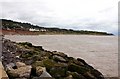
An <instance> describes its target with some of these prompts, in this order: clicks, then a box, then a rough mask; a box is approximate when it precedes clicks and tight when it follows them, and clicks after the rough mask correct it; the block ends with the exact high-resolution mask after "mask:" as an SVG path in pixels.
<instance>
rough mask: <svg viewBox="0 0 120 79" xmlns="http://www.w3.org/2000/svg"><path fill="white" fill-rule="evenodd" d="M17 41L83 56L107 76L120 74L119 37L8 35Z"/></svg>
mask: <svg viewBox="0 0 120 79" xmlns="http://www.w3.org/2000/svg"><path fill="white" fill-rule="evenodd" d="M5 38H8V39H11V40H12V41H16V42H25V41H28V42H31V43H32V44H34V45H40V46H43V48H44V49H46V50H50V51H60V52H64V53H66V54H67V55H69V56H72V57H75V58H82V59H84V60H85V61H86V62H87V63H88V64H90V65H92V66H93V67H94V68H96V69H98V70H99V71H100V72H102V73H103V75H104V76H105V77H117V76H118V37H117V36H93V35H39V36H37V35H28V36H20V35H11V36H10V35H7V36H5Z"/></svg>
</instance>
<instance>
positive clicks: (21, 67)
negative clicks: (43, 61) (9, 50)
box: [7, 62, 32, 78]
mask: <svg viewBox="0 0 120 79" xmlns="http://www.w3.org/2000/svg"><path fill="white" fill-rule="evenodd" d="M17 66H18V67H17ZM17 66H14V67H16V68H14V67H13V68H11V69H9V70H7V73H8V75H9V76H10V78H30V74H31V68H32V67H31V66H27V65H25V64H24V63H21V62H18V63H17Z"/></svg>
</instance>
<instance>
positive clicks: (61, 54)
mask: <svg viewBox="0 0 120 79" xmlns="http://www.w3.org/2000/svg"><path fill="white" fill-rule="evenodd" d="M52 54H53V55H58V56H61V57H67V55H66V54H64V53H62V52H57V51H53V52H52Z"/></svg>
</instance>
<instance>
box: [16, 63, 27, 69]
mask: <svg viewBox="0 0 120 79" xmlns="http://www.w3.org/2000/svg"><path fill="white" fill-rule="evenodd" d="M16 66H17V67H18V68H19V67H24V66H26V65H25V63H22V62H16Z"/></svg>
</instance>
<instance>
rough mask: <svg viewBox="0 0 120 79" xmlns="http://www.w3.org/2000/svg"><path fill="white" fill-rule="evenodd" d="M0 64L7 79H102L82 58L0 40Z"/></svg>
mask: <svg viewBox="0 0 120 79" xmlns="http://www.w3.org/2000/svg"><path fill="white" fill-rule="evenodd" d="M2 45H3V46H2V48H3V49H2V50H3V51H2V57H1V58H2V63H3V66H4V68H5V71H6V72H7V74H8V77H9V79H41V78H42V79H43V78H44V79H104V77H103V75H102V74H101V73H100V72H99V71H98V70H96V69H94V68H93V67H92V66H90V65H88V64H87V63H86V62H85V61H84V60H83V59H81V58H77V59H75V58H73V57H68V56H67V55H66V54H64V53H62V52H57V51H48V50H45V49H43V48H42V46H33V45H32V44H31V43H28V42H22V43H16V42H12V41H10V40H7V39H3V40H2Z"/></svg>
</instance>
